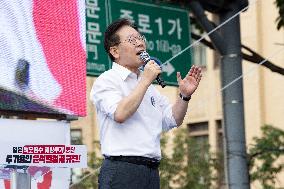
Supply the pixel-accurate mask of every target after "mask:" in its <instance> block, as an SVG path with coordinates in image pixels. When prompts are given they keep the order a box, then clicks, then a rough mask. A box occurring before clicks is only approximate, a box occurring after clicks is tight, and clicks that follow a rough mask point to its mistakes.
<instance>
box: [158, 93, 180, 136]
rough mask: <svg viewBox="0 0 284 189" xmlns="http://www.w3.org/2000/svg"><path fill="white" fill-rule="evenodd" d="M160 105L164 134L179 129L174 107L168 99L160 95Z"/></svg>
mask: <svg viewBox="0 0 284 189" xmlns="http://www.w3.org/2000/svg"><path fill="white" fill-rule="evenodd" d="M159 105H160V108H161V110H162V114H163V118H162V129H163V131H164V132H166V131H169V130H171V129H172V128H174V127H177V123H176V120H175V118H174V116H173V111H172V105H171V104H170V102H169V100H168V98H167V97H165V96H163V95H160V97H159Z"/></svg>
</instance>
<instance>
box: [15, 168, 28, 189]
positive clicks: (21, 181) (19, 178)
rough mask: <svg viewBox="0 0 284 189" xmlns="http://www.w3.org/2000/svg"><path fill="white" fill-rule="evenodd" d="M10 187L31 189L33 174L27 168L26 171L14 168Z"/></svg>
mask: <svg viewBox="0 0 284 189" xmlns="http://www.w3.org/2000/svg"><path fill="white" fill-rule="evenodd" d="M10 189H31V175H30V174H29V173H28V172H26V170H25V171H24V173H18V172H17V170H16V169H14V170H13V172H12V173H11V187H10Z"/></svg>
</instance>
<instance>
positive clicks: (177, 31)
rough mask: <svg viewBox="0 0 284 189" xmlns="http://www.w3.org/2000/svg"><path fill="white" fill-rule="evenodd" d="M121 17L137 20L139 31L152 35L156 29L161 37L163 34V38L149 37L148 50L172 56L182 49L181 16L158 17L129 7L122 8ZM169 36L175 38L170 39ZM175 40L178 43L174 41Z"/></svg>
mask: <svg viewBox="0 0 284 189" xmlns="http://www.w3.org/2000/svg"><path fill="white" fill-rule="evenodd" d="M135 13H136V14H135ZM120 18H127V19H129V20H131V21H132V22H135V23H136V24H137V26H138V29H139V31H140V32H141V33H143V34H146V35H147V34H149V35H150V34H153V33H154V32H153V31H154V30H155V31H157V34H158V35H159V36H160V37H162V36H163V37H162V39H155V40H151V39H150V40H148V39H147V41H146V43H147V48H148V50H151V51H157V52H161V53H171V56H174V55H175V54H177V53H179V52H180V51H181V50H182V47H181V45H180V42H181V40H182V32H183V29H182V27H181V21H180V18H175V17H174V16H173V17H169V18H163V17H161V16H158V17H157V16H153V15H148V14H144V13H143V14H142V13H137V12H135V11H132V10H127V9H120ZM134 18H136V19H137V20H135V19H134ZM167 38H171V39H175V40H168V39H167ZM173 41H175V42H176V43H173Z"/></svg>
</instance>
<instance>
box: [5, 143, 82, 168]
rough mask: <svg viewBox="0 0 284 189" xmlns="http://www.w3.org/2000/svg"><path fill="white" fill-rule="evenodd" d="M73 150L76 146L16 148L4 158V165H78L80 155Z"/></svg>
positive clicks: (28, 146) (29, 146)
mask: <svg viewBox="0 0 284 189" xmlns="http://www.w3.org/2000/svg"><path fill="white" fill-rule="evenodd" d="M75 150H76V146H65V145H26V146H23V147H21V146H19V147H18V146H17V147H13V149H12V154H8V155H7V156H6V163H8V164H10V163H17V164H21V163H22V164H27V163H33V164H37V163H80V160H81V155H79V154H76V153H75Z"/></svg>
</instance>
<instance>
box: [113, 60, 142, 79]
mask: <svg viewBox="0 0 284 189" xmlns="http://www.w3.org/2000/svg"><path fill="white" fill-rule="evenodd" d="M112 69H113V70H115V71H117V73H118V75H119V76H120V77H121V78H122V79H123V81H124V80H125V79H126V78H127V77H128V76H131V77H133V76H134V75H135V77H137V75H136V74H135V73H132V72H131V71H130V70H128V69H127V68H125V67H123V66H121V65H119V64H118V63H115V62H113V63H112Z"/></svg>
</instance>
